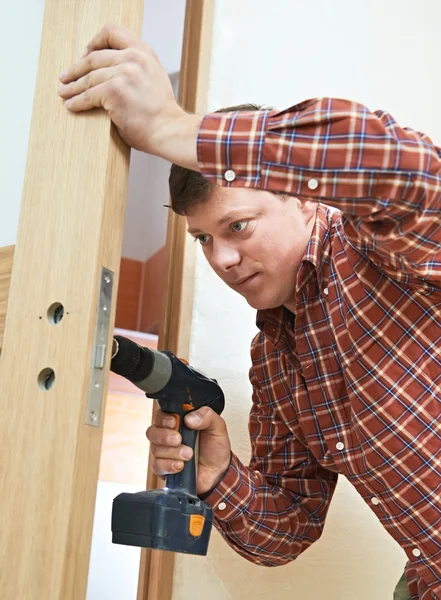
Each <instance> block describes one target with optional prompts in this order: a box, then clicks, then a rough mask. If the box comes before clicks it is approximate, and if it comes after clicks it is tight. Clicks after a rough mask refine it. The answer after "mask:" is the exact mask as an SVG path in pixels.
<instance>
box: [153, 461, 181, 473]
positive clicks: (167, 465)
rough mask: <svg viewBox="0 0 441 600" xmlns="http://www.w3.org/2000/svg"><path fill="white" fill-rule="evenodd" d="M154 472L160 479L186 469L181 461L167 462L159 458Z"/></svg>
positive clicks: (154, 466) (154, 464)
mask: <svg viewBox="0 0 441 600" xmlns="http://www.w3.org/2000/svg"><path fill="white" fill-rule="evenodd" d="M152 468H153V471H154V472H155V473H156V475H158V476H159V477H165V476H166V475H169V474H173V473H179V471H182V469H183V468H184V463H183V462H182V461H181V460H167V459H164V458H157V459H156V460H155V461H154V463H153V465H152Z"/></svg>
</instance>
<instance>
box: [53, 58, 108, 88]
mask: <svg viewBox="0 0 441 600" xmlns="http://www.w3.org/2000/svg"><path fill="white" fill-rule="evenodd" d="M119 61H120V54H119V53H118V50H103V51H102V52H92V54H89V56H87V57H86V58H83V59H82V60H80V61H78V62H77V63H75V64H74V65H72V66H71V67H69V68H68V69H66V71H63V73H61V74H60V81H62V82H63V83H65V84H67V83H70V82H71V81H76V80H77V79H79V78H80V77H83V76H84V75H87V73H90V72H91V71H95V70H96V69H103V68H105V67H111V66H112V65H116V64H118V62H119Z"/></svg>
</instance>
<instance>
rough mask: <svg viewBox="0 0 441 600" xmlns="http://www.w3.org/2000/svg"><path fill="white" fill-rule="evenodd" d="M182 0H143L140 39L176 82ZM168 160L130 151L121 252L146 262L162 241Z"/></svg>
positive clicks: (180, 44) (183, 12)
mask: <svg viewBox="0 0 441 600" xmlns="http://www.w3.org/2000/svg"><path fill="white" fill-rule="evenodd" d="M184 17H185V0H145V3H144V22H143V28H142V39H143V40H144V41H145V42H147V43H148V44H150V46H151V47H152V48H153V50H154V51H155V52H156V54H157V55H158V57H159V59H160V61H161V62H162V64H163V66H164V67H165V69H166V70H167V73H169V75H170V76H171V79H172V82H173V84H175V93H177V87H176V84H177V74H178V72H179V70H180V68H181V54H182V38H183V33H184ZM169 172H170V163H168V162H167V161H165V160H163V159H162V158H157V157H156V156H149V155H147V154H143V153H142V152H138V151H136V150H133V151H132V156H131V162H130V171H129V189H128V195H127V209H126V218H125V223H124V238H123V246H122V255H123V256H124V257H125V258H132V259H135V260H140V261H145V260H147V259H148V258H150V256H152V255H153V254H154V253H155V252H156V251H157V250H159V248H161V247H162V246H163V245H164V244H165V240H166V233H167V219H168V210H169V209H167V208H164V207H163V205H164V204H168V203H169V192H168V176H169Z"/></svg>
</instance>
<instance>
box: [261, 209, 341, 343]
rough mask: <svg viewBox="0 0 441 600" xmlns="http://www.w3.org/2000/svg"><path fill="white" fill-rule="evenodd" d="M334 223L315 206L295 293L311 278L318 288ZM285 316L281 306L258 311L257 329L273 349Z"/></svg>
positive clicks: (327, 211) (329, 214)
mask: <svg viewBox="0 0 441 600" xmlns="http://www.w3.org/2000/svg"><path fill="white" fill-rule="evenodd" d="M333 222H334V219H333V218H332V211H331V210H330V209H329V208H328V207H327V206H325V205H323V204H318V206H317V211H316V216H315V223H314V227H313V230H312V234H311V237H310V239H309V242H308V245H307V246H306V250H305V253H304V255H303V258H302V262H301V265H300V269H299V272H298V275H297V293H299V292H300V291H301V290H302V289H303V288H305V286H306V284H307V283H308V282H309V281H310V280H311V279H312V278H313V277H316V280H317V282H318V284H319V285H320V286H321V284H322V279H323V268H322V267H323V264H324V263H325V262H329V259H330V250H331V244H330V231H331V227H332V225H333ZM287 313H288V311H287V310H286V308H285V307H284V306H278V307H276V308H270V309H265V310H258V311H257V317H256V325H257V327H258V328H259V329H260V330H261V331H263V332H264V333H265V335H267V336H268V338H269V339H270V341H271V342H272V343H273V344H274V345H277V344H278V342H279V340H280V336H281V334H282V332H283V329H284V328H285V325H286V322H287Z"/></svg>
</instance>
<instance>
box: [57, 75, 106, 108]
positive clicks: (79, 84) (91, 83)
mask: <svg viewBox="0 0 441 600" xmlns="http://www.w3.org/2000/svg"><path fill="white" fill-rule="evenodd" d="M115 74H116V71H115V68H114V67H107V68H104V69H98V70H97V71H91V72H90V73H87V75H84V77H80V78H79V79H78V80H77V81H72V83H68V84H67V85H61V86H60V88H59V90H58V91H59V94H60V96H61V97H62V98H65V99H66V100H67V99H68V98H72V97H73V96H78V95H79V94H82V93H83V92H85V91H86V90H89V89H90V88H93V87H96V86H98V85H100V84H101V83H105V82H106V81H109V80H110V79H112V77H113V76H114V75H115Z"/></svg>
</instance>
